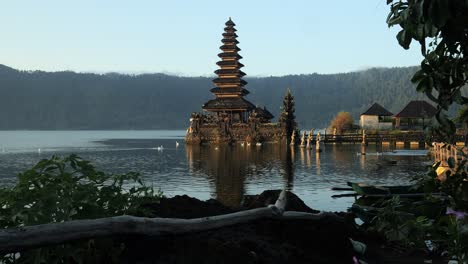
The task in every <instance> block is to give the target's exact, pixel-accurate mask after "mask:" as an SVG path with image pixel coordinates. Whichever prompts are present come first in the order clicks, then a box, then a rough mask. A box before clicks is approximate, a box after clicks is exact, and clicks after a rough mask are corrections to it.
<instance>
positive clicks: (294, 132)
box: [289, 130, 296, 147]
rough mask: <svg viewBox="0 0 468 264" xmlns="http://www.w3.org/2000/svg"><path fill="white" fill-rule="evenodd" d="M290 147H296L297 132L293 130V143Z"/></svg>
mask: <svg viewBox="0 0 468 264" xmlns="http://www.w3.org/2000/svg"><path fill="white" fill-rule="evenodd" d="M289 145H290V146H293V147H294V146H295V145H296V130H293V132H292V135H291V143H289Z"/></svg>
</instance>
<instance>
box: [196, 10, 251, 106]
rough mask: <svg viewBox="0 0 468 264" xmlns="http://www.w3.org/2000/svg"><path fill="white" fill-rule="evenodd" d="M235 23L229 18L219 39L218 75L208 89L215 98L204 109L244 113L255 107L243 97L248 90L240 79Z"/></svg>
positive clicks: (240, 65) (241, 72)
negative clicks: (212, 85) (221, 37)
mask: <svg viewBox="0 0 468 264" xmlns="http://www.w3.org/2000/svg"><path fill="white" fill-rule="evenodd" d="M235 25H236V24H234V22H233V21H232V20H231V19H230V18H229V20H228V21H227V22H226V27H225V28H224V33H223V39H222V40H221V42H222V43H223V45H222V46H221V47H220V49H221V50H222V52H221V53H219V54H218V57H219V58H221V60H220V61H218V62H217V63H216V64H217V65H218V66H219V67H220V69H218V70H216V71H215V73H216V75H218V77H217V78H215V79H213V83H214V84H215V86H216V87H214V88H213V89H211V90H210V91H211V92H212V93H213V94H214V95H215V96H216V98H215V99H213V100H210V101H208V102H206V103H205V104H204V105H203V109H204V110H206V111H210V112H230V113H244V112H249V111H251V110H253V109H255V106H254V105H253V104H252V103H251V102H249V101H248V100H246V99H245V98H244V96H245V95H247V94H249V91H247V89H245V88H244V86H245V85H246V84H247V82H246V81H244V80H242V77H243V76H244V75H245V73H244V72H243V71H241V70H240V69H241V68H242V67H244V65H243V64H242V63H240V62H239V60H240V59H242V56H241V55H239V53H238V52H239V51H240V50H241V49H239V47H237V44H238V43H239V41H237V37H238V36H237V34H236V31H237V30H236V29H235V28H234V27H235Z"/></svg>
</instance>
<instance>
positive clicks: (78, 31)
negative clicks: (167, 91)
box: [0, 0, 421, 76]
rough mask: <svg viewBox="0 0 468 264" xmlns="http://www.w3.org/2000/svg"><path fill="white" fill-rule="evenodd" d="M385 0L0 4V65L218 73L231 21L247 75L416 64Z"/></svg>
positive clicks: (415, 51) (78, 0)
mask: <svg viewBox="0 0 468 264" xmlns="http://www.w3.org/2000/svg"><path fill="white" fill-rule="evenodd" d="M385 2H386V1H385V0H358V1H346V0H339V1H338V0H325V1H323V0H321V1H317V0H302V1H294V0H289V1H287V0H282V1H276V0H270V1H263V0H250V1H244V0H237V1H231V0H226V1H219V0H218V1H214V0H213V1H203V0H186V1H182V0H161V1H160V0H134V1H130V0H125V1H124V0H69V1H64V0H40V1H38V0H29V1H27V0H14V1H13V0H10V1H6V0H4V1H2V3H1V5H0V25H1V27H0V28H1V29H0V40H1V42H0V64H5V65H7V66H10V67H13V68H17V69H22V70H45V71H61V70H73V71H78V72H123V73H143V72H145V73H148V72H164V73H170V74H178V75H184V76H199V75H202V76H207V75H211V74H213V71H214V70H216V69H217V66H216V64H215V63H216V61H218V60H219V58H218V57H217V54H218V53H219V52H220V50H219V46H220V45H221V38H222V36H221V34H222V32H223V28H224V23H225V22H226V20H227V19H228V18H229V17H230V16H231V17H232V19H233V21H234V22H235V23H236V24H237V27H236V28H237V30H238V32H237V33H238V35H239V38H238V40H239V42H240V44H239V47H240V48H241V49H242V51H241V52H240V54H241V55H242V56H243V57H244V59H243V60H242V63H243V64H245V66H246V67H245V68H244V69H243V70H244V71H245V72H246V73H247V75H248V76H249V75H250V76H270V75H273V76H278V75H286V74H301V73H314V72H317V73H337V72H349V71H356V70H362V69H366V68H369V67H380V66H384V67H394V66H412V65H418V64H419V62H420V61H421V55H420V53H419V49H418V47H417V46H416V45H414V46H412V48H411V49H410V50H409V51H406V50H404V49H403V48H401V47H400V46H399V45H398V42H397V41H396V39H395V35H396V33H397V32H398V29H397V28H391V29H389V28H388V27H387V25H386V23H385V20H386V17H387V14H388V10H389V7H388V6H387V5H386V4H385Z"/></svg>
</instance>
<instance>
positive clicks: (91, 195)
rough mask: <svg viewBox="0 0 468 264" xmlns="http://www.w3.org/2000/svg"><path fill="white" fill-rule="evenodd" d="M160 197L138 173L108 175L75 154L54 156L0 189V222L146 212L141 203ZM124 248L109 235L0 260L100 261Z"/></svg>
mask: <svg viewBox="0 0 468 264" xmlns="http://www.w3.org/2000/svg"><path fill="white" fill-rule="evenodd" d="M161 197H162V194H161V192H159V191H156V192H155V191H154V189H153V188H152V187H148V186H145V185H144V183H143V182H142V180H141V178H140V175H139V174H138V173H134V172H130V173H126V174H121V175H114V174H107V173H104V172H102V171H99V170H97V169H96V168H95V167H94V166H93V165H92V164H91V163H90V162H89V161H86V160H83V159H81V158H79V157H78V156H76V155H70V156H68V157H65V158H60V157H57V156H53V157H52V158H50V159H43V160H41V161H39V162H38V163H37V164H36V165H35V166H34V167H33V168H31V169H29V170H27V171H25V172H23V173H20V174H19V175H18V183H17V184H16V186H15V187H13V188H11V189H10V188H5V189H0V226H1V228H12V227H21V226H27V225H37V224H45V223H51V222H64V221H69V220H76V219H94V218H100V217H109V216H116V215H124V214H128V215H133V214H137V215H145V212H144V211H142V210H143V209H141V208H142V207H141V206H140V205H142V204H144V203H148V202H157V201H159V199H160V198H161ZM123 248H124V245H123V244H120V243H116V241H113V240H110V239H95V240H90V241H82V242H77V243H73V245H60V246H54V247H45V248H40V249H34V250H29V251H27V252H21V254H16V255H15V254H9V255H6V256H3V258H2V257H0V262H2V261H3V262H4V263H9V262H15V261H20V262H22V261H23V262H28V261H32V260H36V261H37V262H38V263H41V262H63V261H64V262H82V261H86V260H90V259H89V258H91V259H93V260H101V261H104V260H110V259H111V258H113V257H116V256H118V255H119V254H120V252H121V251H122V250H123Z"/></svg>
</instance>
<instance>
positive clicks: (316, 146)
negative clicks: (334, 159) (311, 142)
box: [315, 132, 322, 153]
mask: <svg viewBox="0 0 468 264" xmlns="http://www.w3.org/2000/svg"><path fill="white" fill-rule="evenodd" d="M315 152H317V153H319V152H322V149H321V148H320V132H318V133H317V141H316V142H315Z"/></svg>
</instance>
